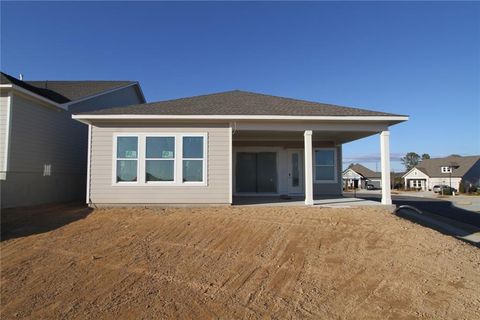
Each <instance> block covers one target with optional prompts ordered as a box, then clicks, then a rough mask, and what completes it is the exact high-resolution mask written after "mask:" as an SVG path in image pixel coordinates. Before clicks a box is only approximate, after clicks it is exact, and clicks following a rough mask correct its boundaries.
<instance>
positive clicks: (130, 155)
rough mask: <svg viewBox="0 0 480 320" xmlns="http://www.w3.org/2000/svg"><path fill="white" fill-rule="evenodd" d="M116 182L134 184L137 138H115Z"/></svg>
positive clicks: (135, 177) (135, 179) (136, 162)
mask: <svg viewBox="0 0 480 320" xmlns="http://www.w3.org/2000/svg"><path fill="white" fill-rule="evenodd" d="M116 165H117V170H116V171H117V172H116V181H117V182H136V181H137V179H138V177H137V175H138V174H137V172H138V170H137V169H138V137H117V159H116Z"/></svg>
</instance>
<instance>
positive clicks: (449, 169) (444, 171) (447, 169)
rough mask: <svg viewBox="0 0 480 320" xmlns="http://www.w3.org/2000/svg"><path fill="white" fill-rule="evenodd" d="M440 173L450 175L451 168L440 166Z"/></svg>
mask: <svg viewBox="0 0 480 320" xmlns="http://www.w3.org/2000/svg"><path fill="white" fill-rule="evenodd" d="M441 171H442V173H452V167H450V166H442V169H441Z"/></svg>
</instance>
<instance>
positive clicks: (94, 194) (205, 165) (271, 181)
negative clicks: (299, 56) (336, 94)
mask: <svg viewBox="0 0 480 320" xmlns="http://www.w3.org/2000/svg"><path fill="white" fill-rule="evenodd" d="M73 118H74V119H76V120H78V121H81V122H83V123H85V124H87V125H88V128H89V136H90V138H89V142H90V144H89V148H88V159H89V161H88V176H87V179H88V183H87V195H86V198H87V203H89V204H90V205H92V204H94V205H97V206H110V205H147V204H148V205H154V204H160V205H184V204H208V205H214V204H216V205H218V204H231V203H232V197H233V196H259V195H261V196H280V195H286V194H288V195H301V196H304V197H305V203H306V204H307V205H311V204H313V197H314V196H324V195H331V196H335V195H341V194H342V178H341V177H342V144H344V143H346V142H350V141H354V140H357V139H360V138H363V137H367V136H371V135H375V134H380V150H381V160H382V161H381V162H382V181H383V182H382V183H383V184H384V185H390V182H389V180H390V154H389V134H390V133H389V131H388V128H389V126H391V125H394V124H397V123H400V122H404V121H406V120H408V117H407V116H402V115H395V114H389V113H384V112H378V111H369V110H364V109H358V108H348V107H341V106H336V105H330V104H323V103H317V102H309V101H303V100H296V99H289V98H282V97H277V96H270V95H264V94H258V93H251V92H245V91H238V90H236V91H228V92H222V93H216V94H208V95H202V96H195V97H189V98H182V99H176V100H168V101H162V102H155V103H147V104H140V105H132V106H127V107H119V108H110V109H103V110H98V111H93V112H87V113H80V114H76V115H74V116H73ZM382 202H383V203H384V204H391V197H390V189H389V188H387V189H385V190H383V194H382Z"/></svg>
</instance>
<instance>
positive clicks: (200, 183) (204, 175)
mask: <svg viewBox="0 0 480 320" xmlns="http://www.w3.org/2000/svg"><path fill="white" fill-rule="evenodd" d="M184 137H202V138H203V159H202V161H203V163H202V164H203V168H202V181H183V160H200V158H184V157H183V138H184ZM179 150H180V154H179V156H180V161H179V162H180V163H179V167H180V168H179V169H180V170H179V174H180V179H181V181H180V182H181V183H182V184H183V185H188V186H206V185H207V161H206V160H207V134H206V133H191V134H190V133H188V134H187V133H183V134H181V135H180V149H179Z"/></svg>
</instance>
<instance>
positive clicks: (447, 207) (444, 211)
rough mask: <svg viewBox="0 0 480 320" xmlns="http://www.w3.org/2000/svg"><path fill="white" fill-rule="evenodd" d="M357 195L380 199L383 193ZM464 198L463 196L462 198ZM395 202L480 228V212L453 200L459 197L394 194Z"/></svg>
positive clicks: (363, 197) (393, 199) (362, 197)
mask: <svg viewBox="0 0 480 320" xmlns="http://www.w3.org/2000/svg"><path fill="white" fill-rule="evenodd" d="M348 195H349V196H351V195H352V194H348ZM356 197H358V198H361V199H366V200H376V201H380V199H381V195H380V194H374V193H368V194H367V193H357V194H356ZM462 199H463V198H462ZM392 201H393V204H395V205H397V206H401V205H410V206H413V207H416V208H417V209H419V210H421V211H426V212H429V213H432V214H436V215H439V216H442V217H445V218H449V219H452V220H456V221H459V222H462V223H466V224H469V225H472V226H475V227H478V228H480V213H478V212H476V211H473V210H466V209H465V207H466V206H465V205H464V207H463V208H461V207H459V205H458V204H456V205H455V204H454V203H452V201H460V198H459V197H455V198H442V199H435V198H428V197H421V196H418V195H416V196H412V195H403V194H402V195H392Z"/></svg>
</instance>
